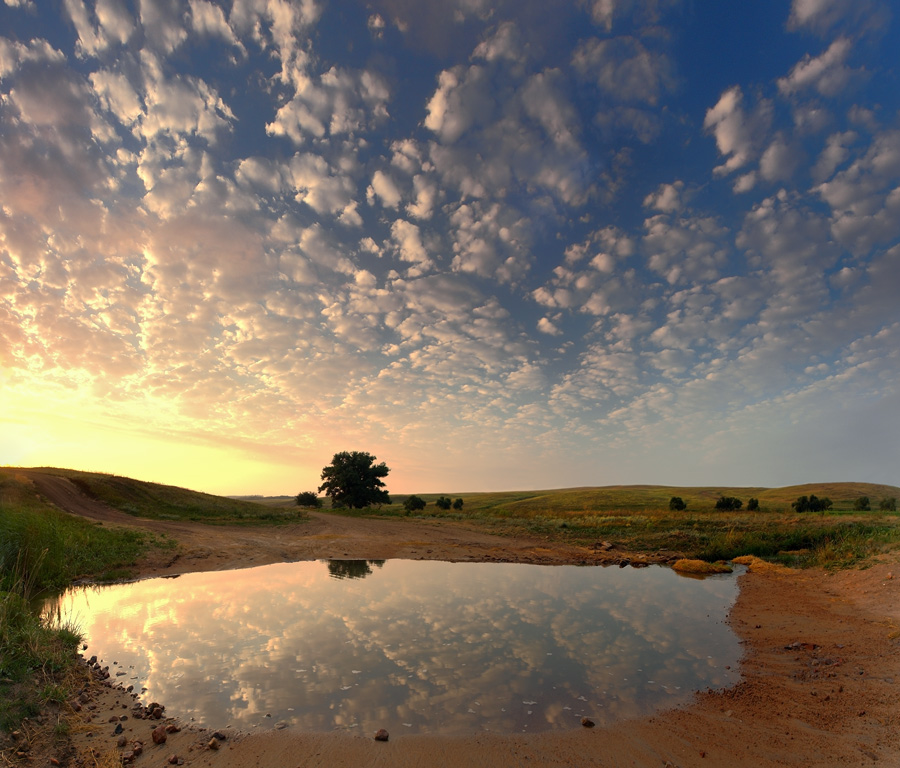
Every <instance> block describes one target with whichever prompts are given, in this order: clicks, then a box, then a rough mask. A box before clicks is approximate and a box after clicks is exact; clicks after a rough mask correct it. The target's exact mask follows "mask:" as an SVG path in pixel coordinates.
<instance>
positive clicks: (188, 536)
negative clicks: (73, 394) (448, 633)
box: [32, 474, 900, 768]
mask: <svg viewBox="0 0 900 768" xmlns="http://www.w3.org/2000/svg"><path fill="white" fill-rule="evenodd" d="M32 477H33V480H34V482H35V483H36V484H37V485H38V487H39V489H40V490H41V492H42V493H43V494H44V495H45V496H46V497H47V498H48V499H50V500H52V501H53V502H54V503H55V504H58V505H59V506H60V507H62V508H64V509H67V510H69V511H71V512H73V513H76V514H82V515H84V516H86V517H91V518H92V519H95V520H99V521H101V522H102V523H103V524H104V525H130V526H140V527H144V528H148V529H151V530H154V531H156V532H158V533H166V534H167V535H170V536H173V537H174V538H176V539H177V540H178V542H179V544H180V547H181V549H180V553H179V555H178V556H177V557H172V558H171V562H156V563H153V562H151V563H146V564H144V565H143V566H142V568H141V570H142V574H144V575H153V574H157V573H167V572H181V571H185V570H201V569H212V568H231V567H241V566H249V565H255V564H260V563H264V562H273V561H275V560H293V559H304V558H319V557H328V558H361V559H362V558H365V559H384V558H390V557H407V558H409V557H418V558H425V557H428V558H434V559H454V560H486V559H498V560H520V561H526V562H527V561H537V562H559V563H562V562H581V561H582V560H583V559H585V558H586V557H590V556H591V555H592V553H591V552H588V551H585V550H575V549H571V548H560V547H558V546H556V545H550V544H548V543H547V542H541V541H537V540H525V539H522V540H519V539H516V540H513V539H508V538H499V537H493V536H489V535H485V534H482V533H479V532H477V531H472V530H468V529H466V528H464V527H461V526H452V525H447V524H445V523H433V524H432V523H427V522H413V521H398V522H393V521H376V520H361V519H352V518H341V517H335V516H331V515H328V514H318V513H316V514H314V515H312V516H311V520H310V522H309V523H307V524H302V525H293V526H286V527H281V528H266V529H257V528H245V527H241V528H230V527H218V526H215V527H213V526H203V525H198V524H191V523H170V522H156V521H146V520H139V519H136V518H132V517H130V516H128V515H122V514H121V513H118V512H116V511H115V510H110V509H109V508H108V507H103V505H99V506H98V505H97V504H96V503H95V502H91V501H90V500H85V499H84V498H83V497H82V498H78V496H79V495H80V494H78V492H77V489H75V488H74V486H72V487H69V486H71V484H67V483H68V481H64V480H63V479H61V478H52V479H44V478H40V477H37V476H36V474H35V475H32ZM46 477H49V476H46ZM73 493H74V495H73ZM895 575H896V576H897V578H895ZM741 578H742V582H741V593H740V596H739V598H738V600H737V603H736V605H735V607H734V609H733V611H732V614H731V617H730V623H731V625H732V627H733V628H734V631H735V632H736V633H737V634H738V636H739V638H740V639H741V642H742V643H743V644H744V647H745V656H744V659H743V661H742V664H741V673H742V682H740V683H739V684H738V685H737V686H735V687H734V688H732V689H730V690H727V691H724V692H719V693H709V692H706V693H698V694H696V695H695V698H694V701H693V703H692V704H690V705H689V706H686V707H683V708H681V709H675V710H670V711H667V712H661V713H659V714H657V715H656V716H654V717H650V718H645V719H641V720H634V721H628V722H624V723H619V724H617V725H614V726H611V727H609V728H594V729H590V730H589V729H579V730H576V731H571V732H562V733H553V732H551V733H544V734H535V735H527V736H526V735H514V736H513V735H511V736H503V735H497V734H484V733H478V734H472V735H471V736H470V737H466V738H442V737H436V736H402V735H400V736H398V735H394V734H392V735H391V739H390V741H389V742H387V743H381V742H376V741H374V740H373V739H372V738H371V735H370V734H369V735H356V736H350V735H348V734H346V733H328V734H315V733H314V734H310V733H297V732H293V731H292V730H291V729H287V730H284V731H275V732H270V733H264V734H252V735H247V734H240V733H233V734H228V736H229V738H228V739H227V740H224V741H221V742H219V743H220V744H221V747H220V748H219V749H217V750H212V749H210V748H209V746H208V744H209V742H210V740H211V739H212V733H211V732H209V731H199V730H195V729H192V728H191V727H190V726H189V724H185V723H182V724H181V725H182V730H181V731H180V732H177V733H173V734H171V735H170V736H169V738H168V742H167V743H166V744H165V745H164V746H161V747H157V746H154V745H153V744H152V742H151V739H150V737H149V734H150V729H151V727H153V726H155V725H158V722H156V721H153V722H152V725H151V724H150V723H147V722H146V721H144V720H135V719H132V720H129V721H128V722H126V723H124V724H123V725H124V726H125V732H126V735H127V736H128V739H129V744H130V743H131V740H133V739H141V740H143V742H144V744H145V745H146V746H145V750H146V751H145V754H144V756H142V757H141V758H139V760H138V761H137V762H136V763H135V765H138V766H140V765H147V766H150V765H161V764H163V763H164V762H165V761H166V759H167V758H168V757H169V756H170V755H175V756H176V758H180V759H181V761H183V763H184V764H186V765H189V766H197V767H198V768H199V767H200V766H214V767H215V768H244V766H254V767H255V768H281V767H283V766H291V767H293V766H296V767H298V768H300V767H301V766H302V767H304V768H306V767H309V768H312V767H313V766H316V767H321V768H325V767H326V766H328V767H329V768H340V767H341V766H346V767H347V768H365V767H367V766H396V767H397V768H407V767H412V766H429V768H432V767H434V768H440V767H441V766H447V767H448V768H450V767H453V768H455V767H456V766H460V767H462V766H491V767H492V768H505V767H506V766H517V767H518V766H598V767H606V766H609V767H612V766H646V767H648V768H665V767H666V766H678V767H679V768H688V766H696V767H697V768H701V767H702V768H706V767H707V766H721V767H722V768H725V767H726V766H727V767H728V768H735V767H746V768H760V766H798V767H799V766H803V768H831V767H832V766H853V767H858V766H869V765H872V766H900V697H898V695H897V692H898V690H900V689H898V685H900V641H898V638H900V559H898V557H897V554H896V553H894V554H892V555H890V556H885V557H883V558H882V559H881V561H880V562H876V563H874V564H872V565H871V566H870V567H868V568H866V569H864V570H852V571H844V572H840V573H837V574H833V575H831V574H828V573H825V572H823V571H819V570H809V571H802V572H800V571H789V570H785V569H772V568H767V567H765V566H762V567H759V568H758V569H751V572H750V573H748V574H746V575H745V576H743V577H741ZM92 690H93V693H92V697H93V698H92V701H91V705H92V706H94V707H95V709H94V710H93V711H91V712H88V713H82V714H80V715H79V717H81V718H82V719H83V720H88V722H87V723H86V724H85V725H84V726H82V727H79V728H78V729H76V730H77V733H76V734H75V737H74V738H75V741H76V745H77V746H78V747H79V749H81V750H82V752H83V753H84V754H88V753H89V752H88V751H89V750H94V751H95V752H94V753H93V754H103V750H107V751H109V750H111V751H113V752H115V751H118V752H119V753H121V752H122V749H118V748H117V747H116V746H115V739H114V738H113V737H112V736H107V735H106V734H107V733H110V734H111V732H112V726H108V725H105V724H106V723H107V722H108V717H107V716H111V715H116V714H119V713H121V712H122V707H123V705H128V704H130V698H129V695H128V694H125V693H124V692H123V691H120V690H118V689H114V688H108V687H104V686H102V685H95V686H94V688H93V689H92ZM167 714H171V715H173V716H175V718H176V719H177V714H178V713H167ZM92 723H93V724H98V725H96V727H94V726H92V725H91V724H92ZM101 723H102V724H104V725H102V726H101V725H99V724H101ZM87 733H90V734H91V735H90V736H88V735H86V734H87Z"/></svg>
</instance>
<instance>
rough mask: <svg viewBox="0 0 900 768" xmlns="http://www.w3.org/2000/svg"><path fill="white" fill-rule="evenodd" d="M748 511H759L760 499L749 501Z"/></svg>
mask: <svg viewBox="0 0 900 768" xmlns="http://www.w3.org/2000/svg"><path fill="white" fill-rule="evenodd" d="M747 511H748V512H757V511H759V499H748V500H747Z"/></svg>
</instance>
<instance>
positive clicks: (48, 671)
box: [0, 470, 167, 730]
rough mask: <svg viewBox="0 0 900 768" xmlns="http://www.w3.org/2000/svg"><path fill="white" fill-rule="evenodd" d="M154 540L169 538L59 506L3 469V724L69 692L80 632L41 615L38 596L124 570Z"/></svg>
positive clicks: (0, 570)
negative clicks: (77, 514)
mask: <svg viewBox="0 0 900 768" xmlns="http://www.w3.org/2000/svg"><path fill="white" fill-rule="evenodd" d="M150 546H167V543H166V542H163V541H160V540H158V539H156V538H155V537H153V536H152V535H150V534H148V533H144V532H139V531H133V530H124V529H109V528H104V527H101V526H99V525H97V524H95V523H91V522H89V521H87V520H83V519H81V518H77V517H73V516H71V515H67V514H65V513H62V512H60V511H58V510H57V509H55V508H54V507H51V506H49V505H47V504H45V503H44V502H43V501H41V499H40V498H39V497H38V496H37V494H36V493H35V491H34V489H33V488H32V486H31V485H30V483H29V482H28V481H27V479H25V478H23V477H17V476H16V474H15V471H9V470H3V471H0V729H3V730H11V729H14V728H16V727H17V726H18V724H19V723H20V722H21V721H22V719H23V718H25V717H33V716H34V715H36V714H38V712H40V710H41V708H42V707H44V706H45V705H47V704H48V703H49V702H56V703H60V702H62V701H64V700H65V699H66V698H67V697H68V696H70V695H71V691H70V688H69V683H68V682H67V680H68V678H69V677H70V675H71V672H72V669H73V668H74V664H75V660H76V654H75V651H76V648H77V646H78V643H79V642H80V640H81V638H80V635H79V634H78V631H77V628H76V627H71V626H56V625H54V624H53V623H52V622H51V621H50V620H49V619H48V618H46V617H42V616H41V615H40V614H39V613H38V611H37V610H36V608H35V605H36V604H37V598H38V597H40V596H41V595H43V594H46V593H48V592H52V591H54V590H58V589H62V588H64V587H66V586H67V585H69V584H70V583H71V582H72V581H74V580H76V579H79V578H82V577H91V578H93V579H97V580H104V579H109V578H111V577H115V576H117V575H119V576H121V575H127V574H128V573H129V568H130V567H131V566H133V565H134V564H135V562H136V561H137V560H138V558H139V557H140V556H141V555H142V554H143V553H144V552H145V551H146V550H147V548H148V547H150Z"/></svg>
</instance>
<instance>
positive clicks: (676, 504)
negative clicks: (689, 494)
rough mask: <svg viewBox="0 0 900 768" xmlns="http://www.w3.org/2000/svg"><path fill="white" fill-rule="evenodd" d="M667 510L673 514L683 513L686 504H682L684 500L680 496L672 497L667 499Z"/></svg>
mask: <svg viewBox="0 0 900 768" xmlns="http://www.w3.org/2000/svg"><path fill="white" fill-rule="evenodd" d="M669 509H671V510H672V511H673V512H683V511H684V510H686V509H687V504H685V503H684V499H682V498H681V496H673V497H672V498H671V499H669Z"/></svg>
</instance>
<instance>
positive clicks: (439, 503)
mask: <svg viewBox="0 0 900 768" xmlns="http://www.w3.org/2000/svg"><path fill="white" fill-rule="evenodd" d="M434 505H435V506H436V507H437V508H438V509H443V510H447V509H450V507H451V506H452V505H453V502H452V501H450V499H448V498H447V497H446V496H438V498H437V500H436V501H435V502H434Z"/></svg>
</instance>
